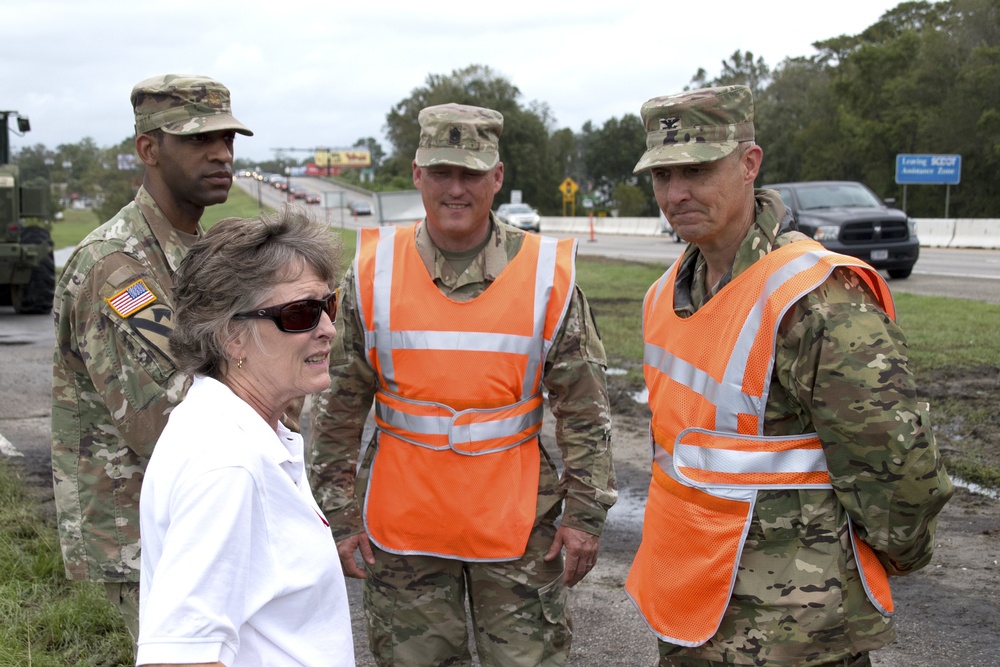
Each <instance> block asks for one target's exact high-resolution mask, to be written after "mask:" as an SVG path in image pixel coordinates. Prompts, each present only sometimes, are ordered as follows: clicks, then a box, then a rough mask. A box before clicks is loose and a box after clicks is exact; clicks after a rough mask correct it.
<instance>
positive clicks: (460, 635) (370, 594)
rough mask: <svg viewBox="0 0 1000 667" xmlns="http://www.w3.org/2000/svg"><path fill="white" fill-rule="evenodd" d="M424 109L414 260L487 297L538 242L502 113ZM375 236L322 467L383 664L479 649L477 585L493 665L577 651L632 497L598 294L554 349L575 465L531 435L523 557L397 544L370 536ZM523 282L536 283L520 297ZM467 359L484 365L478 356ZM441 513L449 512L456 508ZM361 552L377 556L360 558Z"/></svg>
mask: <svg viewBox="0 0 1000 667" xmlns="http://www.w3.org/2000/svg"><path fill="white" fill-rule="evenodd" d="M419 119H420V126H421V137H420V144H419V148H418V150H417V154H416V160H414V162H413V178H414V183H415V184H416V186H417V188H418V189H419V190H421V192H422V196H423V201H424V206H425V209H426V218H425V219H424V220H423V221H422V222H420V223H418V224H417V225H416V226H415V228H409V229H412V230H413V231H412V233H413V237H412V243H413V245H414V246H415V250H416V253H417V254H418V255H419V260H417V262H418V263H417V264H416V266H418V267H419V268H418V269H416V271H417V273H416V274H412V275H410V274H407V275H410V278H409V279H408V280H411V281H412V280H419V279H420V277H423V278H427V277H429V278H430V279H431V280H433V284H432V285H431V286H430V287H429V289H431V290H437V291H439V292H440V293H441V294H443V295H445V296H446V297H447V298H448V299H449V300H451V301H452V302H456V303H462V304H466V303H470V302H472V303H474V302H475V300H477V299H479V298H480V297H483V298H485V296H484V295H483V293H484V291H485V290H487V289H488V288H490V286H491V285H495V284H496V283H495V281H497V280H500V279H501V278H502V277H504V278H509V277H510V276H509V274H511V272H512V271H514V270H513V269H511V270H510V271H507V268H508V266H509V265H510V264H511V263H512V262H513V261H514V260H515V258H516V257H517V256H518V254H519V252H526V251H524V250H523V249H524V248H525V247H527V246H528V245H529V244H528V241H529V240H531V241H534V239H527V238H526V235H525V233H524V232H523V231H522V230H519V229H517V228H514V227H512V226H508V225H506V224H503V223H501V222H499V221H498V220H497V219H496V218H495V216H494V215H493V213H492V212H491V211H490V207H491V205H492V201H493V196H494V195H495V194H496V192H497V191H499V189H500V186H501V185H502V182H503V163H502V162H499V157H498V145H497V144H498V138H499V135H500V132H501V130H502V122H503V117H502V116H501V115H500V114H499V113H498V112H496V111H492V110H488V109H481V108H477V107H468V106H463V105H455V104H447V105H441V106H436V107H429V108H427V109H424V110H423V111H421V112H420V117H419ZM395 231H396V233H403V231H404V229H397V230H395ZM364 232H365V230H362V234H363V233H364ZM407 240H408V242H409V237H407ZM397 247H398V246H397ZM410 247H412V246H407V248H410ZM567 247H569V246H567ZM361 248H362V238H361V235H359V255H358V257H359V259H356V260H355V262H354V264H353V266H352V268H351V269H350V270H349V271H348V273H347V275H346V276H345V278H344V283H343V285H342V288H341V290H340V294H341V298H342V303H341V306H340V308H341V311H340V312H341V313H343V317H342V319H341V321H342V325H341V326H339V327H338V328H337V334H336V337H335V339H334V341H333V344H332V352H331V356H330V372H331V375H332V384H331V386H330V389H329V390H328V391H326V392H324V393H323V394H322V395H321V396H320V397H319V400H318V401H316V402H315V403H314V405H313V415H312V418H313V422H312V435H311V438H312V443H311V450H312V453H311V456H312V460H311V464H312V465H311V474H312V478H313V488H314V490H315V492H316V495H317V499H318V500H319V502H320V506H321V507H322V508H323V509H324V511H325V512H326V515H327V518H328V520H329V521H330V525H331V529H332V530H333V534H334V537H335V539H336V540H337V542H338V549H339V551H340V556H341V560H342V563H343V567H344V572H345V574H347V575H348V576H353V577H359V578H362V579H364V583H363V591H364V593H363V596H364V604H365V610H366V616H367V629H368V637H369V646H370V648H371V650H372V653H373V654H374V656H375V659H376V661H377V663H378V664H379V665H386V666H388V665H395V666H396V667H400V666H403V665H409V666H417V665H427V666H430V665H445V664H447V665H453V666H460V665H470V664H472V663H471V656H470V652H469V649H468V641H469V640H468V636H467V631H466V611H465V604H466V600H467V599H468V603H469V606H470V608H471V610H472V614H473V621H472V625H473V628H474V632H475V642H476V652H477V654H478V657H479V660H480V662H481V664H483V665H501V664H502V665H525V666H528V665H531V666H537V665H562V664H564V663H565V662H566V658H567V655H568V652H569V648H570V639H571V625H570V619H569V614H568V611H567V609H566V600H567V595H568V590H567V587H569V586H572V585H574V584H575V583H576V582H578V581H580V579H582V578H583V577H584V576H585V575H586V574H587V573H588V572H589V571H590V569H591V568H592V567H593V565H594V563H595V561H596V558H597V552H598V542H599V536H600V534H601V531H602V529H603V525H604V520H605V517H606V515H607V511H608V509H609V508H610V507H611V505H612V504H613V503H614V502H615V500H616V497H617V491H616V485H615V476H614V470H613V467H612V461H611V421H610V415H609V405H608V397H607V389H606V385H605V377H604V372H605V367H606V359H605V353H604V347H603V344H602V343H601V340H600V338H599V336H598V333H597V329H596V327H595V325H594V321H593V319H592V315H591V311H590V308H589V306H588V304H587V301H586V298H585V297H584V294H583V292H582V291H581V290H580V289H579V288H578V287H576V285H575V283H573V282H572V280H571V279H570V281H569V283H568V284H569V285H570V287H569V290H568V294H569V296H568V297H566V301H567V302H568V307H567V309H566V311H565V316H564V319H563V320H562V326H561V327H560V328H559V329H558V331H557V332H556V334H555V337H554V340H553V344H552V347H551V348H550V349H549V351H548V354H547V355H546V356H545V357H544V368H543V380H542V383H543V386H544V387H545V388H546V389H547V390H548V398H549V403H550V407H551V409H552V412H553V413H554V415H555V417H556V421H557V424H556V439H557V444H558V447H559V450H560V453H561V457H562V462H563V465H562V468H563V472H562V477H561V479H560V477H559V475H558V473H557V465H556V463H555V462H554V461H553V460H552V458H551V456H550V454H549V453H548V452H546V451H545V449H544V448H543V447H541V446H540V445H539V444H536V443H535V442H534V441H532V444H531V445H530V446H531V447H533V448H537V449H539V450H541V454H540V464H539V473H538V475H539V477H538V483H537V501H534V498H535V493H534V486H532V487H531V488H532V491H531V494H530V496H529V497H528V498H529V502H532V503H534V512H533V514H529V515H528V517H527V524H526V525H527V529H528V530H530V536H528V535H527V531H526V539H527V545H526V547H522V548H523V555H520V554H521V553H522V552H521V551H518V552H517V553H518V554H519V555H520V557H516V556H515V557H514V558H513V559H508V560H499V561H489V562H473V561H469V560H463V559H461V558H450V557H441V556H439V555H426V554H423V553H418V554H414V553H412V552H410V553H406V552H403V553H400V552H396V553H393V552H390V551H388V550H385V549H382V548H379V545H378V544H377V543H376V541H375V540H374V539H371V534H372V531H371V529H370V523H369V519H370V516H369V513H370V511H371V510H372V507H371V503H372V502H373V501H372V498H371V497H369V498H368V499H367V503H368V504H366V490H367V489H368V484H369V479H370V476H371V475H372V470H373V462H374V461H375V460H376V457H378V456H386V454H385V453H382V454H380V453H379V450H380V439H381V440H382V441H383V442H382V445H381V447H382V448H385V447H387V445H386V444H385V442H384V440H385V437H386V435H385V433H378V432H377V433H376V435H375V436H374V437H373V438H372V439H371V441H370V443H367V447H366V448H364V449H363V448H362V432H363V429H364V425H365V422H366V417H367V416H368V414H369V409H370V408H371V406H372V401H373V397H375V395H376V390H377V389H378V388H379V387H380V381H381V380H382V378H381V376H380V375H379V373H378V372H377V371H376V370H375V369H374V368H373V366H372V365H371V362H370V358H369V357H368V355H367V351H366V347H365V338H366V331H365V327H364V325H363V323H362V314H361V304H359V294H361V288H360V287H359V285H360V284H361V282H362V281H359V268H358V267H359V261H360V258H361V256H362V251H361ZM573 251H574V252H575V247H573ZM398 254H399V251H398V250H397V255H398ZM570 257H571V256H570ZM571 261H572V260H571ZM397 262H398V260H397ZM395 266H398V263H395V264H394V267H395ZM411 266H412V265H411ZM519 266H523V264H520V265H519ZM424 271H426V273H425V274H423V272H424ZM360 273H364V272H360ZM418 274H423V276H419V275H418ZM365 275H367V274H365ZM376 280H378V279H376ZM382 280H388V278H382ZM407 284H412V283H411V282H408V283H407ZM492 292H495V290H492V291H491V293H492ZM517 296H518V298H519V301H518V303H519V304H520V303H524V306H523V308H525V309H530V304H531V299H530V297H527V295H523V294H518V295H517ZM521 297H527V298H526V299H525V300H523V301H521V300H520V299H521ZM517 308H518V309H519V310H521V306H517ZM376 309H377V305H376ZM459 330H462V329H461V327H459ZM460 372H461V373H467V374H470V375H473V374H476V373H478V372H479V369H477V368H472V367H469V368H463V369H462V370H461V371H460ZM472 386H482V385H481V384H477V383H474V384H472ZM380 391H381V390H380ZM483 391H485V389H484V390H483ZM470 458H474V457H470ZM359 463H360V465H358V464H359ZM374 469H375V470H376V471H377V470H378V466H377V465H375V466H374ZM356 471H357V474H356ZM400 481H402V480H400ZM439 482H440V480H439V479H430V478H427V479H421V480H418V481H417V482H415V483H416V484H422V485H425V486H426V487H427V488H430V487H433V486H434V485H436V484H438V483H439ZM475 484H478V485H480V486H481V488H482V490H483V492H484V493H486V494H488V495H487V501H486V502H490V503H495V505H496V506H497V507H499V506H501V505H503V504H506V503H510V502H511V501H512V498H511V497H510V495H512V493H511V490H510V489H505V488H503V487H501V486H499V485H498V482H497V481H495V480H492V479H477V480H476V481H475ZM533 484H534V482H533V481H532V485H533ZM404 496H405V494H404V493H403V492H400V493H398V494H396V495H395V496H394V500H393V501H392V502H395V499H396V498H398V500H399V502H403V501H404V500H405V498H404ZM490 498H493V499H495V500H490ZM529 511H530V510H529ZM486 514H490V512H486ZM560 514H561V515H562V521H561V523H560V524H558V525H557V520H558V518H559V517H560ZM532 517H533V519H532ZM456 518H457V517H456ZM482 518H483V519H487V518H488V517H486V516H484V517H482ZM532 521H533V528H532V527H531V526H532ZM441 523H443V524H449V523H450V522H449V520H448V519H447V518H445V519H444V520H443V521H441ZM389 530H390V532H391V530H392V529H391V528H390V529H389ZM522 544H523V543H522ZM563 549H565V561H564V559H563V557H562V555H561V553H560V552H561V551H562V550H563ZM357 551H360V554H361V557H362V559H363V561H364V563H363V567H364V569H361V568H360V567H359V566H358V564H357V563H356V561H355V552H357Z"/></svg>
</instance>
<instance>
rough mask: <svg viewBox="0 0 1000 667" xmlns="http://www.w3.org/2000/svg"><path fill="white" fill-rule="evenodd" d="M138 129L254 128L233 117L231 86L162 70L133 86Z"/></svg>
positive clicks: (176, 131) (179, 131)
mask: <svg viewBox="0 0 1000 667" xmlns="http://www.w3.org/2000/svg"><path fill="white" fill-rule="evenodd" d="M132 108H133V109H134V110H135V133H136V134H143V133H144V132H149V131H150V130H156V129H160V130H163V131H164V132H166V133H167V134H180V135H185V134H200V133H202V132H214V131H216V130H235V131H237V132H239V133H240V134H245V135H247V136H248V137H249V136H253V132H251V131H250V130H248V129H247V128H246V127H245V126H244V125H243V123H241V122H240V121H238V120H236V119H235V118H234V117H233V112H232V109H231V108H230V106H229V89H228V88H226V87H225V86H223V85H222V84H221V83H219V82H218V81H216V80H214V79H209V78H208V77H205V76H189V75H186V74H162V75H160V76H154V77H151V78H149V79H146V80H145V81H140V82H139V83H137V84H135V87H134V88H132Z"/></svg>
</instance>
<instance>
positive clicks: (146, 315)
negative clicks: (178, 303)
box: [129, 301, 174, 359]
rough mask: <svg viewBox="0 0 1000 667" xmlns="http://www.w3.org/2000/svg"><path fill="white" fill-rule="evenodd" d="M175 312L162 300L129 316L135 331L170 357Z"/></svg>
mask: <svg viewBox="0 0 1000 667" xmlns="http://www.w3.org/2000/svg"><path fill="white" fill-rule="evenodd" d="M173 319H174V312H173V310H171V309H170V306H168V305H167V304H165V303H163V302H162V301H161V302H160V303H158V304H156V305H155V306H153V307H152V308H144V309H142V310H141V311H140V312H138V313H136V315H135V316H133V317H130V318H129V323H130V324H131V325H132V329H133V331H135V332H136V333H137V334H139V335H140V336H141V337H142V338H143V340H145V341H146V342H147V343H149V344H150V345H152V346H153V347H154V348H156V349H157V350H158V351H159V353H160V354H162V355H163V356H164V357H165V358H167V359H170V358H171V357H170V332H171V331H172V330H173V327H174V322H173Z"/></svg>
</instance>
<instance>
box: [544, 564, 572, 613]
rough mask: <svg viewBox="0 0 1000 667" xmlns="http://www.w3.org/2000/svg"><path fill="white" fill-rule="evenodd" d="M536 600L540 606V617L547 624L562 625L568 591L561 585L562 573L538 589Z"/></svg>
mask: <svg viewBox="0 0 1000 667" xmlns="http://www.w3.org/2000/svg"><path fill="white" fill-rule="evenodd" d="M538 599H539V601H540V602H541V605H542V615H543V616H544V617H545V620H546V621H548V622H549V623H553V624H556V625H559V624H562V623H564V622H565V620H566V604H567V602H568V601H569V589H568V588H566V586H564V585H563V582H562V573H561V572H560V573H559V576H558V577H556V578H555V579H554V580H552V581H550V582H549V583H547V584H545V585H544V586H542V587H541V588H539V589H538Z"/></svg>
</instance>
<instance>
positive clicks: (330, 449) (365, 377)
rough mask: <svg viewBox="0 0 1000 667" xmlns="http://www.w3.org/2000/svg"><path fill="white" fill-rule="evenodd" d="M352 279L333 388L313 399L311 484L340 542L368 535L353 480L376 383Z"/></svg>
mask: <svg viewBox="0 0 1000 667" xmlns="http://www.w3.org/2000/svg"><path fill="white" fill-rule="evenodd" d="M356 299H357V293H356V292H355V289H354V273H353V270H348V272H347V274H346V275H345V276H344V280H343V282H342V283H341V286H340V304H339V312H340V315H339V316H338V318H337V319H338V321H337V333H336V335H335V336H334V339H333V341H332V343H331V347H330V380H331V381H330V388H329V389H327V390H326V391H324V392H323V393H321V394H319V395H317V396H314V397H313V398H314V401H313V405H312V411H311V415H310V424H311V428H310V452H309V454H310V465H309V478H310V483H311V485H312V488H313V492H314V493H315V495H316V500H317V502H318V503H319V506H320V507H321V508H322V510H323V513H324V514H326V516H327V520H328V521H329V522H330V529H331V530H332V531H333V537H334V539H336V540H338V541H339V540H342V539H344V538H345V537H350V536H351V535H356V534H358V533H361V532H362V531H363V530H364V527H363V524H362V521H361V510H360V507H359V503H358V500H357V499H356V498H355V483H354V482H355V477H356V470H357V464H358V456H359V455H360V451H361V437H362V433H363V431H364V425H365V420H366V419H367V417H368V412H369V411H370V410H371V405H372V400H373V398H374V396H375V389H376V386H377V384H376V383H377V378H376V376H375V371H374V370H373V369H372V367H371V366H369V365H368V362H367V360H366V359H365V344H364V332H363V328H362V326H361V316H360V314H359V312H358V308H357V302H356Z"/></svg>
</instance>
